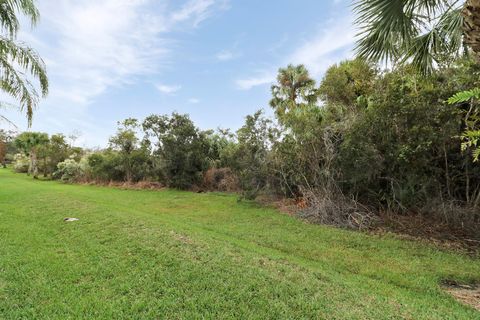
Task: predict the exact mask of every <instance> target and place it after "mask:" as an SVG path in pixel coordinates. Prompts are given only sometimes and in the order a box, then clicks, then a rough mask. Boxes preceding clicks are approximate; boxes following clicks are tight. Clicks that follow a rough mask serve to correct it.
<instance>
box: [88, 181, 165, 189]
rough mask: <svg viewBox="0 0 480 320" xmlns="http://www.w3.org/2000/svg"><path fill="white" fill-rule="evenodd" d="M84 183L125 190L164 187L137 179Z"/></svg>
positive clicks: (163, 187)
mask: <svg viewBox="0 0 480 320" xmlns="http://www.w3.org/2000/svg"><path fill="white" fill-rule="evenodd" d="M84 184H87V185H96V186H105V187H112V188H118V189H127V190H162V189H165V186H164V185H162V184H161V183H158V182H151V181H139V182H115V181H110V182H98V181H89V182H86V183H84Z"/></svg>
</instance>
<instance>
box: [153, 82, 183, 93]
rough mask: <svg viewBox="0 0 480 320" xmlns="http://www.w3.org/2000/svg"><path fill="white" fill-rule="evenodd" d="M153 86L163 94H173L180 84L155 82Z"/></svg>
mask: <svg viewBox="0 0 480 320" xmlns="http://www.w3.org/2000/svg"><path fill="white" fill-rule="evenodd" d="M155 87H156V88H157V90H158V91H160V92H161V93H165V94H173V93H175V92H177V91H179V90H180V89H181V88H182V86H179V85H166V84H156V85H155Z"/></svg>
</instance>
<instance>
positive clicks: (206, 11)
mask: <svg viewBox="0 0 480 320" xmlns="http://www.w3.org/2000/svg"><path fill="white" fill-rule="evenodd" d="M215 6H217V7H218V8H220V9H222V10H225V9H227V8H228V1H227V0H190V1H188V2H187V3H185V4H184V5H183V6H182V7H181V8H180V9H179V10H178V11H176V12H174V13H173V14H172V15H171V20H172V22H173V23H178V22H184V21H193V26H194V27H197V26H198V25H199V24H200V23H201V22H202V21H204V20H205V19H207V18H209V17H210V16H211V15H212V13H213V12H214V10H212V9H213V8H214V7H215Z"/></svg>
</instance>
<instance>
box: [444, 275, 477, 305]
mask: <svg viewBox="0 0 480 320" xmlns="http://www.w3.org/2000/svg"><path fill="white" fill-rule="evenodd" d="M443 288H444V290H445V291H446V292H448V293H449V294H451V295H452V296H453V297H454V298H455V299H457V300H458V301H460V302H461V303H463V304H466V305H469V306H472V307H473V308H474V309H477V310H478V311H480V287H479V286H478V285H468V284H459V283H457V282H456V281H448V280H447V281H444V284H443Z"/></svg>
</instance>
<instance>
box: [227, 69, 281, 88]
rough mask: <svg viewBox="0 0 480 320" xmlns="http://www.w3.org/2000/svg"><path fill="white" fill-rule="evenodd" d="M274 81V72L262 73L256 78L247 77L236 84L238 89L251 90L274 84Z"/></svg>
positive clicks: (255, 76)
mask: <svg viewBox="0 0 480 320" xmlns="http://www.w3.org/2000/svg"><path fill="white" fill-rule="evenodd" d="M274 80H275V72H274V71H262V72H259V73H258V74H256V75H254V76H251V77H247V78H244V79H239V80H237V81H235V83H236V85H237V87H238V88H239V89H241V90H250V89H252V88H253V87H257V86H261V85H265V84H269V83H272V82H273V81H274Z"/></svg>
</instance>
